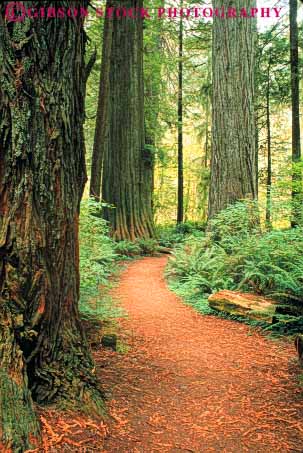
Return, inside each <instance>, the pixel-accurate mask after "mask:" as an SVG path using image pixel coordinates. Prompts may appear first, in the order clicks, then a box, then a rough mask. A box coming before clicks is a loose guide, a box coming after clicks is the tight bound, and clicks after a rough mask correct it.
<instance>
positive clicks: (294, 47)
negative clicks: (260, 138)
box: [289, 0, 302, 227]
mask: <svg viewBox="0 0 303 453" xmlns="http://www.w3.org/2000/svg"><path fill="white" fill-rule="evenodd" d="M297 15H298V1H297V0H289V29H290V67H291V102H292V162H293V173H292V185H293V186H292V201H293V212H292V220H291V225H292V226H293V227H294V226H296V225H297V224H298V222H299V216H300V215H301V216H302V173H301V170H300V169H299V168H297V166H296V164H297V163H298V162H300V160H301V140H300V88H299V82H300V77H299V51H298V23H297Z"/></svg>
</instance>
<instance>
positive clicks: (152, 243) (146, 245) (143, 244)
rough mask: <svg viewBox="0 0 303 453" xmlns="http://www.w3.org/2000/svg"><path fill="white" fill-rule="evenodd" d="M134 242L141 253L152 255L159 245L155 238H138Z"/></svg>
mask: <svg viewBox="0 0 303 453" xmlns="http://www.w3.org/2000/svg"><path fill="white" fill-rule="evenodd" d="M136 244H138V245H139V247H140V253H141V255H153V254H154V253H156V251H157V249H158V246H159V243H158V241H156V240H155V239H138V240H137V241H136Z"/></svg>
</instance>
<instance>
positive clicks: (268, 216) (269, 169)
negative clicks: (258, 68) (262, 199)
mask: <svg viewBox="0 0 303 453" xmlns="http://www.w3.org/2000/svg"><path fill="white" fill-rule="evenodd" d="M270 66H271V59H270V60H269V63H268V68H267V88H266V129H267V181H266V215H265V222H266V228H267V229H268V230H270V229H271V186H272V165H271V164H272V159H271V124H270Z"/></svg>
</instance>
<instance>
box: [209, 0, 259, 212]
mask: <svg viewBox="0 0 303 453" xmlns="http://www.w3.org/2000/svg"><path fill="white" fill-rule="evenodd" d="M222 6H224V7H225V9H226V10H227V8H228V7H231V6H233V7H235V8H237V11H240V9H241V7H246V8H248V9H249V8H251V7H253V6H255V5H254V1H251V0H232V1H230V0H213V7H214V8H221V7H222ZM255 37H256V23H255V19H247V18H243V19H241V18H237V19H222V18H219V17H214V22H213V70H212V72H213V96H212V159H211V183H210V193H209V207H208V214H209V218H211V217H213V216H214V215H215V214H216V213H217V212H219V211H220V210H222V209H224V208H225V207H226V206H227V205H228V204H230V203H233V202H235V201H237V200H239V199H243V198H251V199H253V198H255V197H256V196H257V184H256V180H257V178H256V137H255V134H256V131H255V115H254V69H255V58H254V49H255Z"/></svg>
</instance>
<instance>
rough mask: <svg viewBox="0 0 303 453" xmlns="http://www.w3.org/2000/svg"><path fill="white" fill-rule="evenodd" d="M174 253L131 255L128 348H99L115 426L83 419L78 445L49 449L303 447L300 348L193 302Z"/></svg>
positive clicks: (123, 288) (124, 288)
mask: <svg viewBox="0 0 303 453" xmlns="http://www.w3.org/2000/svg"><path fill="white" fill-rule="evenodd" d="M166 260H167V258H166V257H164V258H145V259H143V260H140V261H136V262H133V263H131V264H130V265H129V266H128V268H127V270H126V271H125V272H124V273H123V275H122V278H121V282H120V285H119V287H118V288H117V289H115V290H114V292H113V296H114V297H115V298H118V299H119V300H120V301H121V304H122V306H123V307H124V308H125V309H126V311H127V312H128V314H129V317H128V318H125V319H122V320H121V333H120V335H121V336H122V339H123V341H124V342H125V343H127V344H128V345H129V350H128V352H124V353H123V354H122V353H115V352H110V351H104V350H102V351H99V352H97V353H96V356H95V358H96V361H97V372H98V373H99V374H100V375H101V380H102V382H104V383H105V385H104V389H105V391H106V393H107V395H108V397H109V398H110V399H109V410H110V414H111V419H110V420H108V421H107V422H106V424H107V426H105V425H104V424H101V425H100V424H96V425H95V427H94V426H89V425H88V426H86V427H85V423H89V420H86V421H85V420H84V421H82V422H81V420H80V419H79V420H78V423H82V424H83V426H82V428H81V427H80V426H77V425H75V426H73V427H72V428H70V429H69V431H68V432H69V434H68V435H67V434H66V438H67V437H69V444H66V443H64V441H63V443H62V442H61V443H58V447H54V449H50V450H49V451H50V452H56V451H58V452H65V451H66V452H68V451H75V452H87V453H89V452H92V451H98V452H99V453H101V452H103V453H105V452H106V453H114V452H117V453H156V452H159V453H160V452H161V453H166V452H170V453H186V452H194V453H204V452H205V453H208V452H218V453H224V452H225V453H242V452H249V453H259V452H260V453H267V452H268V453H278V452H283V453H285V452H298V453H299V452H303V422H302V420H303V417H302V415H303V404H302V400H303V389H302V387H299V385H298V373H299V370H298V367H297V364H296V358H295V352H294V348H293V346H292V345H290V344H288V343H286V342H282V341H275V342H274V341H272V340H268V339H266V338H264V337H263V336H261V335H260V334H258V333H257V332H256V331H252V330H250V328H249V327H248V326H245V325H242V324H239V323H235V322H231V321H227V320H223V319H220V318H215V317H210V316H202V315H199V314H198V313H196V312H195V311H194V310H193V309H192V308H190V307H187V306H185V305H184V304H183V303H182V302H181V301H180V300H179V299H178V298H177V297H176V296H175V295H174V294H173V293H171V292H170V291H169V290H168V289H167V286H166V284H165V281H164V278H163V271H164V267H165V264H166ZM50 416H51V414H50ZM46 418H47V417H46ZM47 420H49V418H47ZM73 421H74V422H75V420H73ZM65 423H70V424H72V421H70V422H68V421H65ZM55 428H56V429H57V431H58V435H59V433H60V430H59V424H58V422H57V423H56V425H55ZM44 429H45V435H47V428H46V425H44ZM66 429H67V430H68V428H66ZM76 430H78V435H79V439H81V440H80V441H78V445H72V444H71V443H70V442H71V441H72V442H73V441H74V442H77V434H76V435H74V434H73V432H75V431H76ZM94 436H95V437H94ZM104 436H105V440H104V441H103V438H104ZM71 439H73V440H71ZM59 445H60V447H59Z"/></svg>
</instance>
